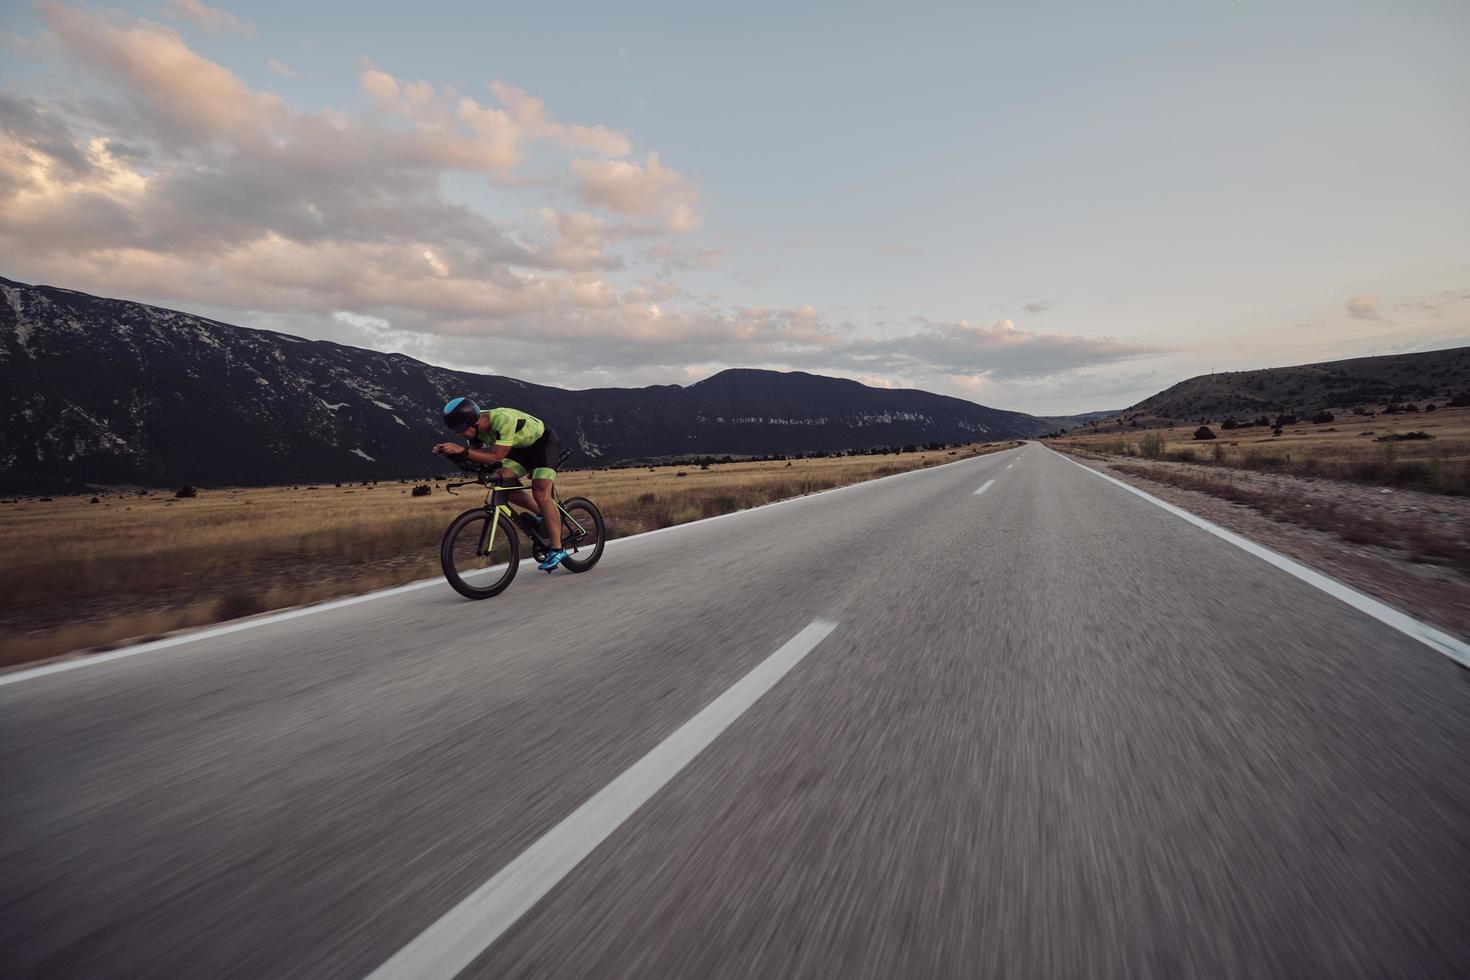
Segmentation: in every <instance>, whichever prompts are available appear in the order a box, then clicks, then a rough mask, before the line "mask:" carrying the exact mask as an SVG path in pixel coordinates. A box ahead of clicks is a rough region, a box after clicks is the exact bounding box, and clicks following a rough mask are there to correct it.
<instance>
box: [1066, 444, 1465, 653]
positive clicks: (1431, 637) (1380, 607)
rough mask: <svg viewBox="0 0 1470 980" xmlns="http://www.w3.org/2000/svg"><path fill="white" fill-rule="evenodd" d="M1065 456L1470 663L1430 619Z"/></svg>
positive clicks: (1458, 643) (1457, 643)
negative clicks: (1407, 611) (1416, 616)
mask: <svg viewBox="0 0 1470 980" xmlns="http://www.w3.org/2000/svg"><path fill="white" fill-rule="evenodd" d="M1048 451H1049V452H1052V453H1056V455H1058V456H1062V454H1061V453H1058V452H1057V451H1056V450H1055V449H1051V448H1050V447H1048ZM1062 458H1063V459H1065V460H1067V462H1069V463H1071V464H1073V465H1074V466H1077V467H1079V468H1081V469H1083V470H1086V471H1087V472H1088V473H1091V474H1092V475H1093V476H1096V477H1101V478H1102V479H1104V480H1107V481H1108V482H1109V483H1115V484H1117V485H1118V486H1120V487H1122V488H1123V489H1124V490H1127V491H1128V492H1129V493H1131V494H1135V495H1136V496H1139V497H1142V498H1143V499H1144V500H1147V501H1148V502H1149V503H1151V504H1156V505H1157V506H1159V507H1162V508H1163V509H1164V510H1167V511H1168V512H1169V513H1171V514H1173V515H1174V516H1175V517H1178V518H1182V519H1183V520H1186V521H1188V522H1189V523H1191V524H1193V525H1195V526H1196V527H1201V528H1204V529H1205V530H1206V531H1209V532H1210V533H1211V534H1213V535H1215V537H1217V538H1221V539H1223V540H1225V541H1228V542H1229V543H1231V544H1233V545H1235V546H1236V547H1237V548H1239V549H1241V550H1242V551H1246V552H1249V553H1250V554H1252V555H1255V556H1256V557H1257V558H1259V559H1261V560H1262V561H1264V562H1266V563H1267V564H1269V565H1275V566H1276V567H1277V568H1279V569H1281V570H1282V571H1283V572H1285V573H1286V574H1288V575H1293V576H1295V577H1296V578H1299V579H1301V580H1302V581H1303V582H1305V583H1307V584H1308V585H1310V586H1313V587H1315V588H1318V589H1321V590H1322V591H1323V592H1326V593H1327V594H1328V595H1330V596H1332V597H1333V598H1334V599H1341V600H1342V601H1343V602H1345V603H1347V604H1348V605H1350V606H1352V607H1353V608H1354V609H1356V610H1358V611H1359V612H1361V613H1366V614H1367V615H1369V616H1372V617H1373V618H1374V619H1376V620H1378V621H1379V622H1380V623H1383V624H1384V625H1385V626H1390V627H1392V628H1394V629H1396V630H1398V631H1399V632H1400V633H1403V634H1404V635H1405V636H1408V637H1412V638H1413V639H1415V640H1418V641H1419V642H1420V643H1423V644H1424V645H1425V646H1427V647H1430V648H1432V649H1434V650H1436V651H1438V652H1440V653H1442V654H1444V655H1445V656H1446V657H1449V658H1450V659H1451V660H1454V661H1455V662H1457V663H1458V664H1460V666H1462V667H1470V644H1465V643H1463V642H1461V641H1460V640H1458V639H1456V638H1455V637H1453V636H1451V635H1450V634H1448V633H1446V632H1444V631H1443V630H1439V629H1435V628H1434V627H1433V626H1430V625H1429V624H1428V623H1425V622H1421V621H1420V620H1417V619H1415V618H1414V617H1413V616H1409V615H1407V614H1405V613H1401V612H1399V611H1398V610H1397V609H1395V608H1393V607H1392V606H1389V605H1386V604H1385V603H1382V602H1379V601H1378V600H1377V599H1374V598H1372V597H1371V596H1366V595H1364V594H1363V593H1361V592H1359V591H1358V590H1356V589H1353V588H1350V587H1348V586H1346V585H1344V584H1343V583H1341V582H1339V581H1337V580H1336V579H1334V578H1329V577H1328V576H1326V575H1323V574H1322V573H1321V572H1318V571H1314V570H1312V569H1310V568H1308V567H1307V566H1306V565H1303V564H1301V563H1300V562H1298V561H1294V560H1292V559H1290V558H1287V557H1286V556H1285V555H1279V554H1277V553H1276V552H1274V551H1272V550H1270V549H1269V548H1264V547H1262V546H1261V545H1258V544H1256V543H1255V542H1254V541H1251V540H1250V539H1249V538H1244V537H1241V536H1240V535H1239V534H1236V533H1235V532H1233V531H1227V530H1225V529H1224V528H1223V527H1220V526H1219V525H1218V524H1213V523H1211V522H1209V521H1207V520H1205V519H1204V518H1203V517H1199V516H1197V515H1195V514H1191V513H1190V512H1189V511H1187V510H1184V509H1183V508H1181V507H1176V506H1174V505H1173V504H1171V503H1167V502H1165V501H1163V500H1160V499H1159V498H1158V497H1155V496H1153V495H1152V494H1148V493H1144V492H1143V491H1142V490H1140V489H1138V488H1137V487H1134V486H1130V485H1129V484H1127V483H1124V482H1123V481H1122V480H1119V479H1117V478H1115V477H1111V476H1108V475H1107V474H1106V473H1099V472H1098V471H1097V470H1095V469H1093V468H1092V467H1090V466H1083V465H1082V464H1081V463H1079V462H1077V460H1075V459H1071V458H1070V457H1067V456H1062Z"/></svg>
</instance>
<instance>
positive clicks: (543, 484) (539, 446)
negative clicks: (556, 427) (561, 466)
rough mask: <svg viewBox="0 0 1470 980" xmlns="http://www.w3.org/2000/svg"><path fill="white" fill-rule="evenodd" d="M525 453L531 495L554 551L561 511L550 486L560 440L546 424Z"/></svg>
mask: <svg viewBox="0 0 1470 980" xmlns="http://www.w3.org/2000/svg"><path fill="white" fill-rule="evenodd" d="M526 454H527V456H528V457H530V459H529V460H528V462H530V463H531V464H532V469H531V495H532V496H533V497H535V498H536V509H537V510H538V511H539V512H540V513H541V519H542V520H543V521H545V522H546V536H547V537H548V538H550V539H551V547H552V550H553V551H555V550H557V549H559V548H560V547H561V512H560V511H559V510H557V508H556V501H555V500H553V499H552V496H551V488H552V486H553V485H554V484H555V482H556V470H555V468H554V467H555V466H556V458H557V457H558V456H560V455H561V440H559V439H558V438H557V437H556V432H555V431H553V430H552V428H551V427H550V426H547V427H546V431H545V432H544V433H543V434H542V436H541V438H540V439H537V440H536V441H535V443H533V444H532V445H530V446H527V447H526Z"/></svg>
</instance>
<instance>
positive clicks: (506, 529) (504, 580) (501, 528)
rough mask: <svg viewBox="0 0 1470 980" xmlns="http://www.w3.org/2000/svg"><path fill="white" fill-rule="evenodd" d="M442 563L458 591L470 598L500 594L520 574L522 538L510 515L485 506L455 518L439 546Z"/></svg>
mask: <svg viewBox="0 0 1470 980" xmlns="http://www.w3.org/2000/svg"><path fill="white" fill-rule="evenodd" d="M439 563H440V564H441V565H442V566H443V567H444V577H445V578H446V579H448V580H449V584H450V585H452V586H454V591H456V592H458V593H459V594H460V595H462V596H464V597H465V598H467V599H488V598H490V597H491V596H496V595H499V594H500V593H501V592H503V591H504V590H505V587H506V586H507V585H509V584H510V582H511V579H513V578H515V577H516V569H517V568H518V567H519V566H520V563H521V539H520V538H519V537H517V536H516V529H515V525H514V524H512V523H511V522H510V519H509V518H507V517H503V516H502V517H500V518H499V519H498V520H497V519H496V518H495V517H493V516H492V515H491V514H490V512H489V511H487V510H485V509H483V508H481V509H478V510H467V511H465V512H464V513H463V514H460V515H459V516H458V517H456V518H455V519H454V522H453V523H452V524H450V525H449V529H448V530H447V531H445V532H444V541H443V543H442V544H440V546H439Z"/></svg>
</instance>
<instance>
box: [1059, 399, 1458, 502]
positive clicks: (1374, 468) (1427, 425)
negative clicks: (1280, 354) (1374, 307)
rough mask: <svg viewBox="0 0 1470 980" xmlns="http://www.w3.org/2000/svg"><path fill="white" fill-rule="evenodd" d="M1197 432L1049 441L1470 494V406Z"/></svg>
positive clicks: (1188, 426) (1100, 451)
mask: <svg viewBox="0 0 1470 980" xmlns="http://www.w3.org/2000/svg"><path fill="white" fill-rule="evenodd" d="M1146 424H1147V423H1146ZM1198 428H1199V423H1198V422H1189V423H1179V424H1177V425H1174V426H1171V427H1168V428H1156V427H1155V428H1130V429H1124V430H1121V431H1117V430H1115V431H1110V432H1089V431H1086V430H1085V429H1079V430H1074V431H1072V432H1068V433H1066V434H1065V435H1063V436H1061V437H1059V438H1055V439H1050V440H1047V442H1048V444H1049V445H1051V446H1054V447H1055V448H1057V449H1064V450H1068V451H1072V452H1081V453H1084V454H1087V453H1091V454H1096V455H1099V456H1104V457H1114V456H1123V457H1130V456H1131V457H1144V458H1150V459H1163V460H1172V461H1174V462H1186V463H1211V464H1215V465H1219V466H1224V467H1231V468H1236V469H1245V470H1255V471H1260V472H1271V473H1287V474H1290V475H1293V476H1302V477H1321V478H1326V479H1334V480H1345V481H1348V482H1352V483H1365V484H1373V485H1379V486H1390V487H1400V488H1403V489H1410V490H1422V491H1426V492H1429V493H1445V494H1454V495H1457V496H1470V408H1441V409H1438V410H1437V411H1434V412H1417V413H1401V414H1393V415H1384V414H1377V415H1373V416H1360V415H1351V414H1342V413H1338V414H1337V415H1336V417H1335V418H1334V419H1333V421H1331V422H1324V423H1321V424H1313V423H1312V422H1310V421H1309V420H1305V419H1304V420H1302V421H1301V422H1298V423H1296V424H1294V425H1287V426H1284V427H1283V428H1282V431H1281V434H1280V435H1279V436H1278V435H1274V434H1273V430H1272V429H1270V428H1267V427H1263V426H1262V427H1255V428H1249V429H1229V430H1227V429H1223V428H1221V426H1220V425H1219V423H1218V421H1212V422H1211V423H1210V425H1209V428H1210V429H1211V430H1212V431H1213V432H1214V433H1215V436H1216V438H1214V439H1207V440H1200V439H1196V438H1194V433H1195V430H1196V429H1198ZM1415 433H1419V434H1422V436H1423V437H1416V436H1415V435H1414V434H1415Z"/></svg>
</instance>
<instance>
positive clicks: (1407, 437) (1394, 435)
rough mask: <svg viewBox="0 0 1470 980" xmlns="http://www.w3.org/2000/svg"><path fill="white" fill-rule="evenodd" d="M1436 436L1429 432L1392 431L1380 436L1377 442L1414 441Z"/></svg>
mask: <svg viewBox="0 0 1470 980" xmlns="http://www.w3.org/2000/svg"><path fill="white" fill-rule="evenodd" d="M1433 438H1434V436H1432V435H1430V434H1429V433H1427V432H1424V431H1419V432H1390V433H1389V434H1388V435H1386V436H1379V437H1378V438H1377V439H1375V440H1374V441H1375V442H1413V441H1415V440H1418V439H1433Z"/></svg>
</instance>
